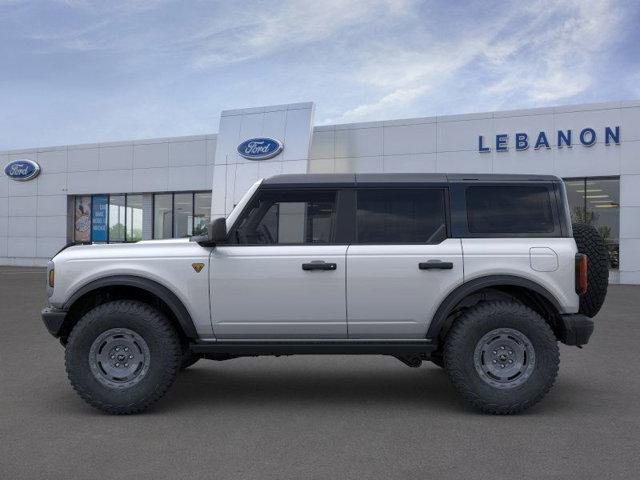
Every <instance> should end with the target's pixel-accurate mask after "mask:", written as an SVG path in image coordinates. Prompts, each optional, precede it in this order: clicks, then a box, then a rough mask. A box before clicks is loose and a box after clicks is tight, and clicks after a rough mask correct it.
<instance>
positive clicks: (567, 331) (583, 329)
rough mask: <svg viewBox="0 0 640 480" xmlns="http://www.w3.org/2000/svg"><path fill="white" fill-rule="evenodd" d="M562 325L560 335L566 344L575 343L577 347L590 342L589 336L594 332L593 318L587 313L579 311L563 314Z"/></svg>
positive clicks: (560, 338)
mask: <svg viewBox="0 0 640 480" xmlns="http://www.w3.org/2000/svg"><path fill="white" fill-rule="evenodd" d="M561 319H562V325H561V328H560V330H561V331H560V332H559V335H558V337H559V338H558V340H560V341H561V342H562V343H564V344H565V345H575V346H577V347H579V346H582V345H586V344H587V343H589V338H591V334H592V333H593V327H594V323H593V320H592V319H591V318H589V317H587V316H586V315H582V314H579V313H575V314H571V315H562V316H561Z"/></svg>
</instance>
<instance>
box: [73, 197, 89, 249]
mask: <svg viewBox="0 0 640 480" xmlns="http://www.w3.org/2000/svg"><path fill="white" fill-rule="evenodd" d="M73 220H74V221H73V226H74V228H73V241H74V242H79V243H88V242H90V241H91V196H90V195H83V196H79V197H76V199H75V208H74V219H73Z"/></svg>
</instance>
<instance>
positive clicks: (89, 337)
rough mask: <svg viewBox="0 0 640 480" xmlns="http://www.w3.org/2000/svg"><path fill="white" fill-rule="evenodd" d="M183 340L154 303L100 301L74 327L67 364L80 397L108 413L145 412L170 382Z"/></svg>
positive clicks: (69, 374)
mask: <svg viewBox="0 0 640 480" xmlns="http://www.w3.org/2000/svg"><path fill="white" fill-rule="evenodd" d="M181 358H182V357H181V351H180V341H179V338H178V335H177V333H176V331H175V330H174V328H173V326H172V325H171V323H169V321H168V320H167V319H166V318H165V317H164V315H162V313H160V312H159V311H158V310H156V309H154V308H153V307H151V306H149V305H147V304H145V303H142V302H138V301H132V300H119V301H114V302H109V303H105V304H103V305H99V306H98V307H96V308H94V309H93V310H91V311H89V312H88V313H87V314H85V315H84V316H83V317H82V318H81V319H80V320H79V322H78V323H77V324H76V325H75V327H74V328H73V330H72V331H71V334H70V335H69V339H68V342H67V347H66V352H65V364H66V368H67V375H68V376H69V380H70V381H71V385H72V386H73V388H74V389H75V390H76V392H77V393H78V394H79V395H80V397H81V398H82V399H83V400H85V401H86V402H87V403H89V404H90V405H91V406H93V407H96V408H98V409H100V410H102V411H104V412H107V413H115V414H127V413H137V412H141V411H143V410H145V409H147V408H148V407H150V406H151V405H152V404H153V403H155V402H156V401H158V400H159V399H160V398H161V397H162V396H163V395H164V394H165V392H166V391H167V389H168V388H169V387H170V386H171V384H172V383H173V381H174V380H175V378H176V375H177V373H178V368H179V367H180V361H181Z"/></svg>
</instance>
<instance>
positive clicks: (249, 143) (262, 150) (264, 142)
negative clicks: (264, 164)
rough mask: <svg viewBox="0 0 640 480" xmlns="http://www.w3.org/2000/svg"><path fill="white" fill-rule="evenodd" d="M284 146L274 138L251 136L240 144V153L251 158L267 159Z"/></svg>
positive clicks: (276, 153)
mask: <svg viewBox="0 0 640 480" xmlns="http://www.w3.org/2000/svg"><path fill="white" fill-rule="evenodd" d="M283 148H284V146H283V145H282V143H281V142H279V141H278V140H275V139H273V138H250V139H249V140H246V141H244V142H242V143H241V144H240V145H238V153H239V154H240V155H242V156H243V157H244V158H248V159H249V160H266V159H267V158H273V157H275V156H276V155H278V154H279V153H280V152H281V151H282V149H283Z"/></svg>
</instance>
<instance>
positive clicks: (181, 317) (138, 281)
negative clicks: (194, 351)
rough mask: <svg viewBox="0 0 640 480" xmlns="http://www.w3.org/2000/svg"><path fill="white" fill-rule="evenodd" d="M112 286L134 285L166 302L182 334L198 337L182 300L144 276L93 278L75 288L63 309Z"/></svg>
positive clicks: (192, 337) (67, 308)
mask: <svg viewBox="0 0 640 480" xmlns="http://www.w3.org/2000/svg"><path fill="white" fill-rule="evenodd" d="M113 286H118V287H135V288H139V289H141V290H145V291H147V292H149V293H150V294H152V295H155V296H156V297H158V298H159V299H160V300H162V301H163V302H164V303H166V304H167V306H168V307H169V309H170V310H171V312H172V313H173V314H174V315H175V317H176V319H177V320H178V323H179V324H180V327H181V328H182V331H183V332H184V334H185V335H186V336H187V337H188V338H191V339H197V338H198V333H197V332H196V327H195V326H194V324H193V320H192V318H191V315H190V314H189V311H188V310H187V308H186V307H185V306H184V304H183V303H182V301H181V300H180V299H179V298H178V297H177V296H176V294H175V293H173V292H172V291H171V290H169V289H168V288H167V287H165V286H164V285H161V284H160V283H158V282H156V281H155V280H151V279H149V278H146V277H138V276H136V275H111V276H108V277H102V278H99V279H97V280H93V281H91V282H89V283H86V284H85V285H83V286H82V287H80V288H79V289H77V290H76V291H75V292H74V293H73V295H71V296H70V297H69V298H68V299H67V301H66V302H65V303H64V306H63V309H64V310H67V311H68V310H69V309H70V308H71V306H72V305H73V304H74V303H75V302H76V301H77V300H78V299H80V298H81V297H83V296H85V295H86V294H87V293H90V292H92V291H94V290H97V289H99V288H104V287H113Z"/></svg>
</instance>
